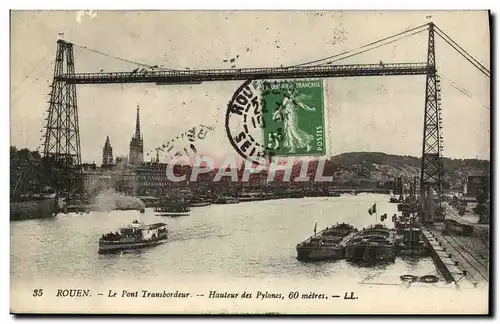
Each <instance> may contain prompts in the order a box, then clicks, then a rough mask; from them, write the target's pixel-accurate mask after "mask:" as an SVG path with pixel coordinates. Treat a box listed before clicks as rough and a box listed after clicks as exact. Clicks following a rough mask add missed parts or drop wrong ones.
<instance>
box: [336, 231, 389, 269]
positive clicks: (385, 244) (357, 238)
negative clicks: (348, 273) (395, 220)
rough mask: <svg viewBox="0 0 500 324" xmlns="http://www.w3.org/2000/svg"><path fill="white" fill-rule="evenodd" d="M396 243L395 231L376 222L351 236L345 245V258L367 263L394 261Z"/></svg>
mask: <svg viewBox="0 0 500 324" xmlns="http://www.w3.org/2000/svg"><path fill="white" fill-rule="evenodd" d="M396 243H397V242H396V231H395V230H391V229H388V228H387V227H385V226H384V225H382V224H377V225H374V226H371V227H369V228H365V229H362V230H361V231H359V232H358V233H356V234H355V235H353V236H352V238H351V239H350V240H349V241H348V242H347V243H346V246H345V258H346V259H347V260H348V261H362V262H368V263H373V262H379V261H394V260H395V258H396Z"/></svg>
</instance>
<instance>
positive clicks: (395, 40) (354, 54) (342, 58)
mask: <svg viewBox="0 0 500 324" xmlns="http://www.w3.org/2000/svg"><path fill="white" fill-rule="evenodd" d="M424 30H425V29H423V30H420V31H416V32H413V33H411V34H408V35H405V36H403V37H400V38H398V39H393V40H391V41H389V42H386V43H383V44H379V45H377V46H375V47H372V48H368V49H365V50H363V51H361V52H357V53H353V54H350V55H348V56H345V57H341V58H338V59H336V60H332V61H328V62H327V63H326V64H331V63H334V62H338V61H341V60H345V59H347V58H349V57H353V56H356V55H359V54H363V53H366V52H368V51H371V50H374V49H376V48H379V47H382V46H385V45H389V44H392V43H395V42H397V41H399V40H401V39H403V38H407V37H410V36H413V35H416V34H418V33H421V32H422V31H424Z"/></svg>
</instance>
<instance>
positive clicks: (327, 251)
mask: <svg viewBox="0 0 500 324" xmlns="http://www.w3.org/2000/svg"><path fill="white" fill-rule="evenodd" d="M356 232H357V229H355V228H354V227H353V226H351V225H349V224H345V223H342V224H337V225H335V226H332V227H330V228H329V227H327V228H326V229H324V230H323V231H321V232H319V233H318V234H317V235H314V236H312V237H310V238H308V239H307V240H305V241H303V242H301V243H299V244H297V247H296V250H297V259H298V260H301V261H319V260H338V259H341V258H343V257H344V246H343V243H344V242H345V241H346V240H347V239H348V238H349V237H350V236H351V235H353V234H354V233H356Z"/></svg>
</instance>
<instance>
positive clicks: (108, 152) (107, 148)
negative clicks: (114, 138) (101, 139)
mask: <svg viewBox="0 0 500 324" xmlns="http://www.w3.org/2000/svg"><path fill="white" fill-rule="evenodd" d="M110 165H113V147H111V144H110V143H109V136H106V142H105V143H104V147H103V148H102V166H103V167H106V166H110Z"/></svg>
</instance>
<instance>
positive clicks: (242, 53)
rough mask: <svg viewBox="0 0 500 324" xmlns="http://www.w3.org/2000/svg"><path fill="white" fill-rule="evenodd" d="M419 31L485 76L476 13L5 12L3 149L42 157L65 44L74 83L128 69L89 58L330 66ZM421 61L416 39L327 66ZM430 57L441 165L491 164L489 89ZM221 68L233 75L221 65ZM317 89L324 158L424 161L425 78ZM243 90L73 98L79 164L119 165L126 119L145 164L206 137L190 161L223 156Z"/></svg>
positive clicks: (451, 63) (451, 61)
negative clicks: (439, 115)
mask: <svg viewBox="0 0 500 324" xmlns="http://www.w3.org/2000/svg"><path fill="white" fill-rule="evenodd" d="M430 21H432V22H434V23H435V24H436V25H437V26H438V27H439V28H440V29H441V30H443V31H444V32H445V33H447V34H448V35H449V36H450V37H451V38H452V39H453V40H455V41H456V42H457V43H458V44H460V46H461V47H463V48H464V49H466V50H467V51H468V52H469V53H470V54H471V55H472V56H473V57H475V58H476V59H477V60H479V61H480V62H481V63H482V64H483V65H485V66H486V67H487V68H488V69H489V62H490V56H489V55H490V45H489V39H490V35H489V23H488V14H487V12H485V11H433V12H426V11H413V12H410V11H391V12H389V11H386V12H384V11H380V12H373V11H372V12H370V11H336V12H334V11H325V12H312V11H232V12H231V11H204V12H201V11H93V12H77V11H13V12H12V13H11V110H10V111H11V114H10V118H11V121H10V122H11V124H10V125H11V145H15V146H16V147H28V148H30V149H37V148H38V147H40V150H41V147H42V146H40V144H41V143H42V140H41V139H40V136H41V134H42V133H41V130H42V128H43V126H44V123H45V117H46V116H47V114H46V110H47V108H48V104H47V101H48V99H49V97H48V93H49V91H50V89H49V85H50V83H51V81H52V78H53V69H54V59H55V51H56V41H57V39H58V38H63V39H65V40H67V41H69V42H72V43H74V44H75V47H74V52H75V68H76V71H77V72H99V71H101V70H103V71H106V72H111V71H132V70H133V69H135V68H136V67H137V65H134V64H131V63H126V62H123V61H120V60H117V59H114V58H112V57H109V56H104V55H101V54H97V53H95V52H92V51H90V50H88V49H93V50H96V51H99V52H102V53H106V54H108V55H110V56H114V57H119V58H124V59H127V60H130V61H134V62H141V63H145V64H148V65H163V67H165V68H172V69H185V68H186V67H189V68H190V69H208V68H230V67H231V66H232V65H235V68H243V67H273V66H280V65H283V66H289V65H294V64H300V63H302V62H308V61H312V60H316V59H319V58H323V57H327V56H331V55H334V54H337V53H341V52H344V51H346V50H348V49H352V48H358V47H359V46H361V45H364V44H367V43H370V42H373V41H376V40H379V39H382V38H384V37H387V36H390V35H392V34H395V33H398V32H401V31H404V30H407V29H409V28H413V27H416V26H419V25H422V24H425V23H428V22H430ZM82 47H86V48H82ZM426 51H427V33H420V34H418V35H415V36H412V37H409V38H405V39H403V40H401V41H399V42H396V43H393V44H390V45H388V46H384V47H381V48H379V49H376V50H373V51H370V52H367V53H364V54H361V55H359V56H356V57H353V58H349V59H347V60H344V61H342V62H337V63H338V64H358V63H379V61H383V62H386V63H398V62H408V63H411V62H425V60H426ZM436 57H437V63H436V65H437V68H438V72H439V74H440V75H441V78H442V86H441V89H442V107H443V136H444V156H446V157H451V158H476V157H478V158H481V159H489V156H490V110H489V107H490V101H489V98H490V93H489V91H490V89H489V84H490V83H489V82H490V79H489V78H487V77H485V76H484V75H483V74H481V73H480V72H479V71H478V70H477V69H476V68H474V67H473V66H472V65H471V64H470V63H468V62H467V61H466V60H465V59H464V58H463V57H461V56H460V55H459V54H457V53H456V52H455V51H454V50H453V49H451V48H450V47H449V46H448V45H447V44H446V43H445V42H444V41H443V40H441V39H440V38H439V37H436ZM231 58H235V62H234V63H230V62H224V60H226V61H228V60H229V59H231ZM324 82H325V83H324V84H325V115H326V116H327V120H326V125H327V127H328V130H329V131H328V134H327V136H326V138H327V153H328V155H337V154H341V153H345V152H353V151H375V152H385V153H389V154H400V155H413V156H420V155H421V151H422V129H423V115H424V93H425V76H386V77H349V78H329V79H326V80H325V81H324ZM242 83H243V81H239V82H233V81H224V82H205V83H202V84H200V85H175V86H172V85H168V86H165V85H163V86H158V85H154V84H128V85H119V84H117V85H78V86H77V92H78V109H79V125H80V141H81V151H82V161H83V162H92V161H96V163H100V162H101V159H102V148H103V146H104V142H105V139H106V136H109V138H110V141H111V145H112V147H113V153H114V155H115V156H116V155H128V148H129V143H130V139H131V137H132V136H133V134H134V131H135V116H136V107H137V105H139V106H140V109H141V110H140V111H141V130H142V133H143V136H144V152H145V153H151V155H155V153H153V152H154V149H155V148H156V147H159V146H161V145H162V144H163V143H166V142H168V141H169V140H170V139H171V138H175V137H176V136H178V135H179V134H180V133H182V132H184V131H186V130H187V129H189V128H191V127H193V126H196V125H199V124H207V125H214V126H215V129H214V130H213V131H212V132H210V133H209V134H208V135H207V137H206V138H205V140H203V141H202V142H200V143H198V144H197V145H198V151H199V152H201V153H208V154H211V155H213V156H215V157H223V156H225V155H229V154H234V149H233V148H232V147H231V145H230V143H229V141H228V139H227V138H226V133H225V130H224V118H223V117H224V115H225V111H226V109H227V103H228V101H229V100H230V99H231V97H232V95H233V93H234V92H235V91H236V89H237V88H238V87H239V86H240V85H241V84H242ZM453 85H454V86H453ZM457 87H458V88H460V89H465V90H466V91H465V92H466V94H464V93H463V92H461V91H459V90H457V89H456V88H457ZM146 159H149V157H147V156H146Z"/></svg>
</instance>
